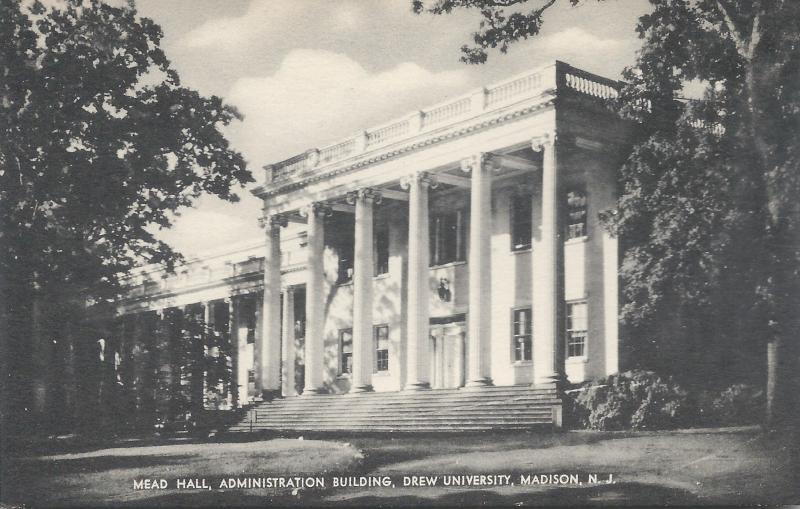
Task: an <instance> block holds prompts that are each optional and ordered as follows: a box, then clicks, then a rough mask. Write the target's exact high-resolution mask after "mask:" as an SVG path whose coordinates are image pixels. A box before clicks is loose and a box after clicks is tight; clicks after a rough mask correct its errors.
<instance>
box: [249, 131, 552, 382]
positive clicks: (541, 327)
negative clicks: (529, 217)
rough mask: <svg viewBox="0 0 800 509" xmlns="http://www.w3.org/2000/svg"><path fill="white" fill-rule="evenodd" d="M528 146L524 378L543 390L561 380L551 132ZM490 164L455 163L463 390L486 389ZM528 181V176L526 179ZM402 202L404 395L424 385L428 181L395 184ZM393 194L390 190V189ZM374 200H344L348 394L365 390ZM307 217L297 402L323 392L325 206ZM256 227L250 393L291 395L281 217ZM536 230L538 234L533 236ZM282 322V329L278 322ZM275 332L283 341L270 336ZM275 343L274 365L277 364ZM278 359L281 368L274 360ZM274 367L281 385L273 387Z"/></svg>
mask: <svg viewBox="0 0 800 509" xmlns="http://www.w3.org/2000/svg"><path fill="white" fill-rule="evenodd" d="M532 148H533V149H534V150H535V151H537V152H541V153H542V171H541V183H540V189H541V207H542V208H541V225H538V224H534V225H533V229H534V231H533V232H532V237H533V238H534V239H535V242H534V247H533V251H534V255H533V256H532V260H533V262H532V263H533V267H532V268H533V271H532V274H533V276H532V280H531V285H532V290H533V292H532V294H533V305H532V307H533V314H534V315H533V316H534V320H533V323H534V331H533V333H534V334H533V335H534V339H533V359H534V362H533V371H534V372H533V380H534V384H550V383H553V382H555V381H557V380H558V379H559V378H560V376H561V374H562V371H563V370H562V366H563V348H562V347H561V345H560V344H561V336H562V332H561V329H562V327H560V323H561V320H562V318H563V285H562V284H561V283H560V278H559V274H561V273H563V242H562V241H561V239H560V232H561V227H560V224H561V222H562V217H561V216H562V214H561V211H560V209H559V199H558V196H559V193H560V192H561V185H560V183H559V175H558V171H557V140H556V137H555V135H554V134H550V135H545V136H542V137H539V138H537V139H535V140H533V142H532ZM495 166H496V164H495V161H494V159H493V156H492V155H491V154H488V153H478V154H475V155H473V156H471V157H468V158H466V159H465V160H463V161H462V162H461V169H462V170H463V171H464V172H468V173H469V174H470V178H469V184H470V223H469V225H470V226H469V228H470V231H469V238H470V250H469V259H468V263H469V309H468V313H467V335H468V344H467V358H468V364H467V383H466V385H467V387H475V388H479V387H482V386H487V385H491V384H492V378H491V369H490V366H491V363H490V357H489V356H490V350H491V349H490V345H489V341H490V337H491V319H492V316H491V309H492V302H491V300H492V299H491V297H492V296H491V243H490V240H491V222H492V204H491V196H492V179H493V175H494V172H495V170H496V168H495ZM534 175H537V173H534ZM400 184H401V187H402V188H403V189H404V190H405V191H407V197H408V257H407V260H408V268H407V282H406V287H407V290H406V291H407V309H408V313H407V317H406V320H407V322H406V324H405V325H406V327H405V330H406V337H405V338H403V339H404V341H405V351H406V355H405V359H406V363H405V366H404V369H405V377H404V378H405V385H404V389H405V390H420V389H425V388H428V387H430V373H429V369H430V368H429V366H430V363H429V358H428V341H429V334H430V333H429V327H430V325H429V321H430V309H429V299H430V289H429V277H430V276H429V274H430V268H429V265H430V247H429V244H430V237H429V231H428V229H429V199H430V190H431V189H432V188H435V187H436V186H437V176H436V174H434V173H431V172H426V171H419V172H415V173H413V174H410V175H408V176H407V177H405V178H403V179H401V182H400ZM395 192H396V191H395ZM380 199H381V190H380V189H376V188H370V187H366V188H362V189H359V190H358V191H356V192H353V193H351V194H350V195H349V196H348V201H349V202H350V203H352V204H354V205H355V250H354V251H355V261H354V267H353V302H354V304H353V367H352V369H353V371H352V379H351V380H352V384H351V387H352V388H351V390H352V391H354V392H362V391H369V390H371V389H372V371H373V366H372V362H373V360H372V348H373V347H372V342H373V337H372V327H373V323H372V272H373V259H374V253H373V249H374V248H373V242H372V237H373V226H372V225H373V208H374V205H375V204H376V203H379V202H380ZM300 213H301V214H302V215H304V216H306V217H307V235H308V247H307V249H308V264H307V272H306V273H307V279H306V334H305V389H304V391H303V393H304V394H316V393H319V392H323V391H324V373H325V370H326V368H325V365H324V363H325V360H324V323H325V316H324V313H325V295H324V277H325V275H324V270H323V255H324V245H323V238H324V235H325V217H326V216H327V215H330V213H331V207H330V206H329V205H328V204H326V203H324V202H314V203H311V204H310V205H309V206H307V207H306V208H305V209H303V210H301V211H300ZM262 224H263V226H264V227H265V229H266V235H265V266H264V301H263V311H262V319H263V327H262V333H261V335H260V337H257V338H256V341H257V343H260V345H257V347H256V352H257V354H256V389H257V392H261V391H263V392H274V393H278V392H282V393H283V394H284V395H286V396H292V395H294V394H295V391H294V387H293V383H292V382H291V381H293V380H294V376H293V374H291V373H292V372H293V370H294V363H293V362H289V359H293V358H294V352H293V348H294V346H293V345H294V338H293V337H292V335H293V327H291V326H290V324H291V323H292V322H293V317H292V316H291V313H292V312H293V311H292V305H291V300H290V299H291V298H292V297H291V296H292V293H291V289H289V290H287V291H286V293H285V295H286V303H285V304H284V306H283V309H284V313H283V316H281V313H280V309H281V292H280V288H281V285H280V282H281V272H280V271H281V256H280V232H281V226H285V225H286V216H285V215H282V214H275V215H271V216H266V217H265V218H263V219H262ZM537 230H538V231H537ZM282 323H283V326H281V324H282ZM281 330H283V337H282V338H281V334H280V332H279V331H281ZM281 341H282V342H283V345H284V347H283V356H282V357H283V359H281V353H280V352H281V346H280V345H281ZM281 360H283V362H281ZM281 365H284V368H283V377H282V378H283V380H284V383H283V384H282V385H283V386H281V382H280V379H281V376H280V374H281Z"/></svg>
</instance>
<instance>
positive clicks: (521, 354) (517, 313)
mask: <svg viewBox="0 0 800 509" xmlns="http://www.w3.org/2000/svg"><path fill="white" fill-rule="evenodd" d="M513 314H514V324H513V326H514V328H513V331H512V340H513V342H514V360H515V361H529V360H531V358H532V357H531V346H532V345H531V308H522V309H515V310H514V312H513Z"/></svg>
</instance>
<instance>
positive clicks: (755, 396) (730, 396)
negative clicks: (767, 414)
mask: <svg viewBox="0 0 800 509" xmlns="http://www.w3.org/2000/svg"><path fill="white" fill-rule="evenodd" d="M712 412H713V415H714V417H715V418H716V420H717V422H719V423H720V424H724V425H732V424H756V423H758V422H759V420H760V419H761V416H762V415H763V413H764V391H763V390H761V389H758V388H756V387H753V386H751V385H747V384H734V385H731V386H730V387H728V388H727V389H725V390H723V391H722V392H721V393H720V394H719V396H717V397H716V398H715V399H714V401H713V402H712Z"/></svg>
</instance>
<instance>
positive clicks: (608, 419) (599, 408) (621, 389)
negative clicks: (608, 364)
mask: <svg viewBox="0 0 800 509" xmlns="http://www.w3.org/2000/svg"><path fill="white" fill-rule="evenodd" d="M567 409H568V411H570V412H571V413H572V415H571V419H572V421H573V422H575V423H576V424H578V425H580V426H582V427H587V428H592V429H599V430H619V429H628V428H632V429H669V428H674V427H677V426H680V425H683V424H686V422H687V417H688V416H689V415H690V411H689V403H688V395H687V392H686V391H685V390H684V389H682V388H681V387H680V386H679V385H678V384H677V383H675V381H674V380H672V378H665V377H661V376H659V375H657V374H655V373H653V372H651V371H627V372H625V373H620V374H618V375H611V376H609V377H607V378H605V379H603V380H600V381H598V382H596V383H592V384H589V385H587V386H586V387H585V388H583V389H582V390H580V391H579V392H578V394H577V395H576V396H575V397H574V401H573V402H570V403H569V404H568V405H567Z"/></svg>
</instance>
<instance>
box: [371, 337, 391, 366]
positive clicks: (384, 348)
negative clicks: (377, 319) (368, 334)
mask: <svg viewBox="0 0 800 509" xmlns="http://www.w3.org/2000/svg"><path fill="white" fill-rule="evenodd" d="M372 333H373V336H374V338H375V372H376V373H378V372H380V371H389V326H388V325H376V326H375V327H374V328H373V332H372Z"/></svg>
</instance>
